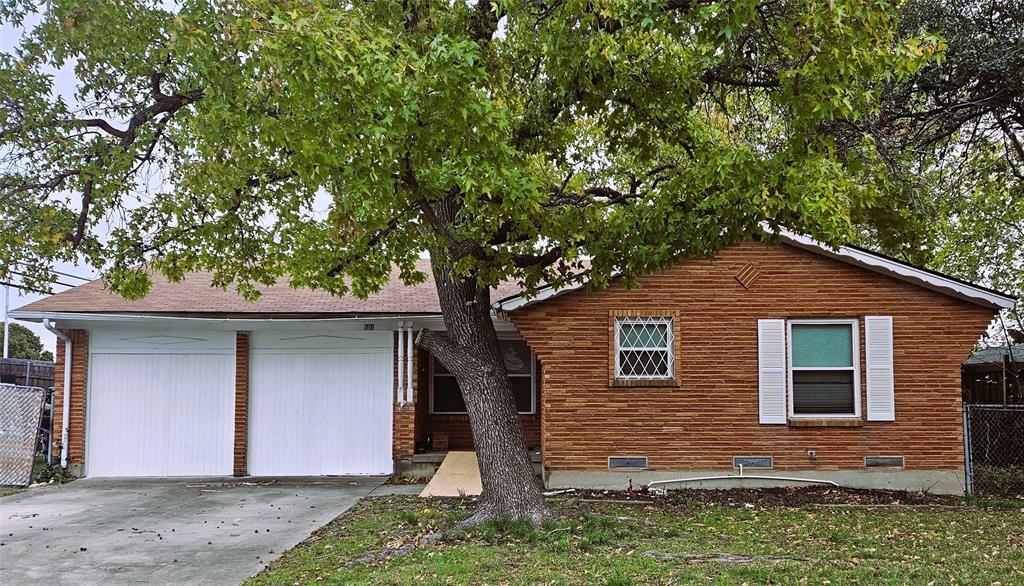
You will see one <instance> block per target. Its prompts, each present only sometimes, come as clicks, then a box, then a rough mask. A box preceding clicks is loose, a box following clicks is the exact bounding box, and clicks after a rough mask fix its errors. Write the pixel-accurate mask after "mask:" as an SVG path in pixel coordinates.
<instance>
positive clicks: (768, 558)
mask: <svg viewBox="0 0 1024 586" xmlns="http://www.w3.org/2000/svg"><path fill="white" fill-rule="evenodd" d="M643 555H644V557H648V558H651V559H654V560H658V561H668V560H682V561H683V562H685V563H687V564H708V563H718V564H754V563H758V562H809V561H811V560H810V558H798V557H792V556H785V555H780V556H775V555H754V554H747V553H671V552H664V551H654V550H648V551H645V552H644V553H643Z"/></svg>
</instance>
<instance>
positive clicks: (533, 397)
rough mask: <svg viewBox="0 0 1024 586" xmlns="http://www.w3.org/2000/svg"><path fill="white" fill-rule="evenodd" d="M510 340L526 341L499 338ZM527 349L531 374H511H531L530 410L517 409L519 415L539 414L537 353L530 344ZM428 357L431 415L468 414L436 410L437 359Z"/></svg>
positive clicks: (513, 375) (453, 376) (514, 375)
mask: <svg viewBox="0 0 1024 586" xmlns="http://www.w3.org/2000/svg"><path fill="white" fill-rule="evenodd" d="M509 340H514V341H518V342H525V340H522V339H521V338H502V337H499V338H498V341H499V342H502V341H509ZM527 350H529V351H530V374H529V375H525V374H510V375H509V378H512V377H517V378H523V377H525V376H529V377H530V410H529V411H519V410H517V411H516V413H518V414H519V415H536V414H537V355H536V354H534V352H533V349H532V348H530V347H529V346H527ZM427 359H428V360H429V361H430V367H429V368H428V370H427V378H428V379H429V381H428V385H427V386H428V387H430V392H429V395H430V396H429V398H428V399H429V401H428V402H429V408H428V413H429V414H430V415H468V414H469V413H468V412H466V411H435V410H434V360H435V358H434V357H433V356H431V355H430V354H427ZM441 376H450V377H452V378H455V375H454V374H450V373H449V374H442V375H441Z"/></svg>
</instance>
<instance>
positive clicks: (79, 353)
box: [53, 330, 89, 466]
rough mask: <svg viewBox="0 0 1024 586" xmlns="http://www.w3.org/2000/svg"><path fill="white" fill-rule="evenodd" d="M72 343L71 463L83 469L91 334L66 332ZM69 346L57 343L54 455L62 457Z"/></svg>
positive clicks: (84, 331) (69, 427) (60, 342)
mask: <svg viewBox="0 0 1024 586" xmlns="http://www.w3.org/2000/svg"><path fill="white" fill-rule="evenodd" d="M64 334H65V335H66V336H67V337H68V338H70V339H71V406H70V407H71V408H70V417H69V418H68V463H69V464H74V465H78V466H81V465H82V464H83V463H84V462H85V388H86V375H87V373H88V372H89V361H88V359H89V332H87V331H86V330H64ZM65 346H66V344H65V343H64V342H63V341H61V340H57V356H56V364H55V368H54V388H55V389H56V390H55V392H54V398H53V438H54V446H53V449H54V453H55V454H59V453H60V441H61V425H62V422H63V417H64V376H65V372H64V353H65V352H66V349H65Z"/></svg>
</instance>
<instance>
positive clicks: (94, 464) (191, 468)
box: [85, 328, 235, 476]
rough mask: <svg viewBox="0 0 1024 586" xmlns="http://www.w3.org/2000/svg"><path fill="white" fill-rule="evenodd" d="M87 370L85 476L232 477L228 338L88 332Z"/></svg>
mask: <svg viewBox="0 0 1024 586" xmlns="http://www.w3.org/2000/svg"><path fill="white" fill-rule="evenodd" d="M88 368H89V376H88V381H89V386H88V391H87V393H86V401H87V403H88V404H87V409H86V413H87V422H86V426H85V428H86V437H87V439H86V444H85V445H86V450H87V456H86V459H85V461H86V474H87V475H88V476H211V475H230V474H231V472H232V459H231V457H232V441H233V439H232V433H233V430H234V420H233V413H234V377H235V374H234V334H233V333H232V332H201V331H200V332H194V331H177V330H170V331H169V330H165V329H159V330H158V329H133V328H121V329H102V330H93V332H92V334H91V336H90V354H89V365H88Z"/></svg>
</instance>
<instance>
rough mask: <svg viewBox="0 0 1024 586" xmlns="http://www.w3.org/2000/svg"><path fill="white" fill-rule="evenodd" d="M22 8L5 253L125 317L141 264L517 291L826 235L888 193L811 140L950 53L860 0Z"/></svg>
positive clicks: (842, 154)
mask: <svg viewBox="0 0 1024 586" xmlns="http://www.w3.org/2000/svg"><path fill="white" fill-rule="evenodd" d="M2 6H3V8H2V9H0V17H2V18H3V19H4V20H5V21H7V22H11V23H16V24H17V23H23V22H25V20H24V19H25V18H26V17H29V16H32V14H31V13H32V12H34V11H35V10H37V6H36V3H34V2H25V1H8V2H5V3H4V4H3V5H2ZM38 10H40V11H41V14H40V15H39V16H40V17H41V20H40V21H39V22H38V24H33V25H32V26H30V27H28V28H27V29H26V31H25V35H24V37H23V39H22V42H21V44H20V46H19V47H18V48H17V50H16V51H14V52H13V53H9V54H3V55H0V61H2V70H0V93H3V95H4V100H3V106H2V108H0V137H2V140H0V145H2V149H0V188H2V192H3V198H2V200H0V206H2V207H0V209H2V218H3V219H2V220H0V221H2V222H3V227H4V230H3V235H2V236H0V261H2V265H3V266H5V267H10V266H13V265H15V264H20V265H21V266H22V267H23V270H26V271H27V272H29V273H30V274H32V275H35V276H36V278H37V279H38V281H37V282H29V285H45V282H46V280H47V279H48V278H50V275H48V273H47V271H46V268H47V267H48V266H49V263H50V262H51V261H52V260H54V259H60V260H73V259H74V258H75V257H76V256H80V257H81V258H84V259H85V261H86V262H88V263H90V264H92V265H94V266H96V267H98V268H101V269H103V270H104V271H105V273H106V276H107V279H108V283H109V285H110V286H111V287H112V288H113V289H114V290H116V291H118V292H119V293H121V294H123V295H127V296H131V297H137V296H140V295H143V294H144V293H145V292H146V290H147V283H148V276H147V274H146V272H145V271H144V270H143V269H142V267H143V265H147V266H151V267H153V268H155V269H156V270H159V271H162V272H164V273H167V274H168V275H170V276H171V277H179V276H181V275H182V274H183V273H184V272H186V271H189V270H193V269H199V268H206V269H211V270H213V271H215V273H216V275H217V278H216V281H217V284H219V285H222V286H227V285H229V284H231V283H234V284H235V285H236V286H237V287H238V289H239V290H240V291H241V292H242V293H243V294H246V295H253V294H255V292H254V285H256V284H259V283H267V282H270V281H272V280H273V279H275V278H277V277H279V276H281V275H284V274H288V275H289V276H290V280H291V282H292V283H293V284H294V285H296V286H310V287H318V288H324V289H327V290H329V291H332V292H335V293H338V294H342V293H346V292H350V291H351V292H353V293H355V294H357V295H363V294H366V293H368V292H370V291H372V290H374V289H375V288H376V287H377V286H379V285H380V284H381V283H382V282H383V281H384V279H386V278H387V275H388V272H389V269H390V266H391V265H392V264H394V265H397V266H398V267H400V268H401V270H402V277H403V278H405V279H406V280H407V281H410V282H413V281H417V280H419V279H421V278H422V276H421V275H417V274H416V273H415V269H414V265H413V260H414V259H415V258H416V257H417V256H418V255H419V254H420V253H421V252H422V251H424V250H431V249H443V250H446V251H448V252H447V254H446V259H447V260H448V261H452V262H454V263H455V266H456V268H457V271H458V272H459V273H460V274H472V275H474V277H475V278H477V279H478V280H479V281H480V282H481V283H494V282H497V281H499V280H501V279H506V278H512V279H518V280H521V281H523V282H524V283H525V284H526V285H527V286H536V285H537V284H539V283H541V282H558V280H559V279H560V278H561V277H562V276H563V275H565V274H567V273H571V272H573V270H574V269H580V268H581V263H580V259H581V258H582V257H584V256H588V257H589V258H590V263H589V266H590V268H591V271H592V273H591V278H592V279H593V281H594V283H595V284H596V285H600V284H602V283H604V282H607V279H608V277H609V275H610V274H612V272H613V271H614V270H622V271H624V272H625V273H626V274H627V276H630V275H635V274H638V273H642V272H644V271H647V270H650V269H652V268H655V267H658V266H660V265H663V264H665V263H667V262H670V261H671V260H673V259H674V258H677V257H679V256H694V255H708V254H712V253H713V252H714V251H715V250H717V249H718V248H719V247H721V246H722V245H724V244H727V243H730V242H732V241H735V240H737V239H739V238H741V237H744V236H748V235H749V234H751V233H752V232H753V231H755V230H756V229H757V226H758V224H759V222H762V221H768V222H770V223H771V224H773V225H779V224H784V225H787V226H789V227H791V228H793V229H796V230H800V231H803V232H806V233H809V234H811V235H813V236H815V237H818V238H820V239H822V240H825V241H828V242H836V241H839V240H842V239H845V238H848V237H850V236H851V235H852V234H853V227H854V225H856V224H859V223H864V222H865V221H868V222H870V221H871V220H872V219H873V218H887V219H888V218H892V217H900V216H901V215H902V211H901V209H902V208H903V207H904V200H903V198H902V197H898V194H899V187H900V186H899V185H898V184H895V183H894V182H893V181H892V179H891V178H890V177H888V176H886V174H885V173H878V169H879V166H878V165H877V162H878V152H877V148H876V145H875V144H874V143H873V141H872V139H871V138H870V136H868V135H867V134H864V135H862V137H861V138H860V139H858V140H855V141H853V142H854V143H855V144H852V145H851V144H845V145H844V148H843V149H841V150H840V149H838V148H837V146H836V144H835V142H834V141H833V140H832V139H831V138H830V137H829V136H827V134H826V133H822V132H820V129H821V127H822V126H823V125H826V124H828V123H830V122H832V121H834V120H839V119H842V120H854V121H856V120H861V119H867V118H868V117H869V116H871V115H872V114H874V113H877V110H878V92H879V89H878V88H879V87H880V84H882V83H883V82H886V81H889V82H896V81H898V80H900V79H903V78H905V77H907V76H908V75H910V74H912V73H914V72H915V71H916V70H918V69H919V68H920V67H921V66H922V65H923V64H925V63H926V62H927V60H928V59H929V58H930V57H931V56H932V55H933V54H934V53H935V52H936V51H937V50H939V49H940V41H939V40H938V39H937V38H935V37H932V36H930V35H929V34H927V32H921V33H915V34H913V35H901V34H900V32H899V31H898V29H897V21H896V19H895V4H892V3H888V2H872V3H865V2H859V1H855V0H848V1H841V0H838V1H834V2H829V3H827V4H818V3H805V2H785V1H770V2H763V1H752V0H741V1H736V2H711V1H700V0H692V1H689V0H666V1H652V0H648V1H644V2H636V1H633V0H606V1H602V2H592V1H584V0H553V1H551V2H527V1H506V2H478V3H466V2H460V1H456V2H436V1H435V2H429V1H425V0H424V1H419V2H417V1H412V0H407V1H405V2H354V3H352V2H314V1H301V0H294V1H288V2H277V1H269V0H245V1H243V0H238V1H232V2H204V1H187V2H182V3H180V4H176V5H173V6H167V3H165V2H156V1H153V2H143V1H136V2H108V1H89V2H78V1H69V0H63V1H55V2H50V3H46V7H45V8H42V7H41V8H38ZM62 67H73V70H74V74H75V78H76V86H75V95H74V98H75V99H74V101H70V100H67V99H65V98H64V97H62V96H60V95H59V94H58V93H56V92H55V91H54V88H53V78H52V75H51V73H52V71H53V70H54V69H59V68H62ZM445 202H447V203H449V204H451V205H452V206H454V207H453V210H452V211H453V213H452V218H451V219H452V221H441V219H440V218H439V214H438V211H439V210H438V209H437V208H438V207H439V206H441V205H442V204H444V203H445ZM897 208H900V209H897ZM886 228H887V229H894V230H895V229H896V228H898V227H894V226H886Z"/></svg>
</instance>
